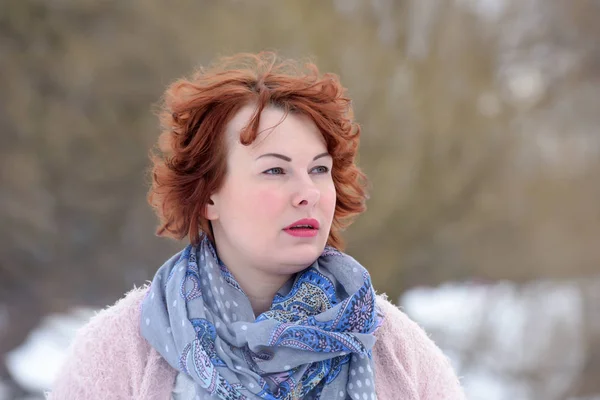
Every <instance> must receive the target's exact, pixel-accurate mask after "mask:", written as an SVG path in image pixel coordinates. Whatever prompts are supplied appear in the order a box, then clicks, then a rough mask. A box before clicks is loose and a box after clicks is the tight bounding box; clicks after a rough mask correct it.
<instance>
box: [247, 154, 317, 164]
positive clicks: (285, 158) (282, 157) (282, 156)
mask: <svg viewBox="0 0 600 400" xmlns="http://www.w3.org/2000/svg"><path fill="white" fill-rule="evenodd" d="M327 156H329V153H327V152H325V153H321V154H319V155H317V156H315V158H313V161H315V160H318V159H319V158H321V157H327ZM263 157H276V158H280V159H282V160H284V161H287V162H290V161H292V159H291V158H289V157H288V156H284V155H283V154H279V153H266V154H263V155H260V156H258V157H256V159H257V160H258V159H259V158H263Z"/></svg>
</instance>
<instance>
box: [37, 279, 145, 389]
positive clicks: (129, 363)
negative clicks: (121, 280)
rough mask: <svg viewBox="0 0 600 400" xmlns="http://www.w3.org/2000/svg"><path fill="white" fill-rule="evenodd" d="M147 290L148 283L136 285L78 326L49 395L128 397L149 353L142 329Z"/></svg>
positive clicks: (138, 378)
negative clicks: (141, 310) (141, 333)
mask: <svg viewBox="0 0 600 400" xmlns="http://www.w3.org/2000/svg"><path fill="white" fill-rule="evenodd" d="M146 293H147V287H145V286H144V287H140V288H134V289H133V290H131V291H130V292H128V293H127V294H126V295H125V296H124V297H123V298H122V299H120V300H119V301H117V302H116V303H115V304H114V305H112V306H109V307H107V308H105V309H104V310H102V311H100V312H98V313H97V314H96V315H95V316H93V317H92V318H91V319H90V320H89V321H88V322H87V323H86V324H85V325H84V326H83V327H82V328H80V329H79V331H78V332H77V333H76V335H75V338H74V339H73V342H72V343H71V346H70V347H69V350H68V353H67V356H66V358H65V361H64V363H63V365H62V367H61V370H60V371H59V373H58V375H57V377H56V380H55V382H54V384H53V388H52V392H51V393H49V394H48V398H49V399H79V398H92V397H95V398H126V397H127V394H128V393H131V391H132V387H135V386H139V385H135V384H134V383H133V382H134V381H136V380H137V381H139V380H140V377H138V376H137V375H141V374H142V370H143V365H144V364H145V363H146V359H147V357H148V355H149V344H147V342H145V341H144V340H143V338H142V337H141V335H140V333H139V331H140V329H139V327H140V321H139V320H140V306H141V302H142V300H143V298H144V296H145V294H146ZM116 393H119V394H122V396H121V395H119V396H117V397H115V394H116ZM92 395H93V396H92ZM90 396H92V397H90Z"/></svg>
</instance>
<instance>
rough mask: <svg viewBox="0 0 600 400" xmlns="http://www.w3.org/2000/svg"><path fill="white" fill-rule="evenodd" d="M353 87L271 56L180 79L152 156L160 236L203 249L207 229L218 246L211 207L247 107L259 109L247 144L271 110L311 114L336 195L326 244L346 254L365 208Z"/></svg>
mask: <svg viewBox="0 0 600 400" xmlns="http://www.w3.org/2000/svg"><path fill="white" fill-rule="evenodd" d="M345 92H346V89H345V88H344V87H343V86H342V85H341V84H340V81H339V78H338V77H337V76H336V75H334V74H323V75H321V74H320V73H319V71H318V69H317V67H316V66H315V65H314V64H312V63H306V64H305V65H301V64H299V63H298V62H296V61H292V60H282V59H280V58H279V57H278V56H277V55H276V54H274V53H271V52H261V53H259V54H245V53H244V54H238V55H235V56H233V57H225V58H221V59H220V60H218V62H217V63H215V64H213V65H212V66H211V67H209V68H208V69H203V68H201V69H200V70H199V71H197V72H196V73H194V74H193V75H192V76H191V78H189V79H179V80H177V81H176V82H174V83H173V84H171V85H170V86H169V87H168V88H167V90H166V91H165V93H164V96H163V100H162V103H161V105H160V110H159V113H158V114H159V119H160V122H161V126H162V133H161V135H160V137H159V140H158V144H157V146H156V149H155V151H152V152H151V155H150V157H151V160H152V170H151V172H152V186H151V188H150V191H149V193H148V202H149V203H150V205H151V206H152V207H153V208H154V210H155V212H156V214H157V215H158V217H159V219H160V225H159V227H158V229H157V232H156V233H157V235H159V236H168V237H172V238H176V239H183V238H184V237H186V236H189V239H190V242H191V243H192V244H198V242H199V241H200V236H201V232H203V233H205V234H206V235H208V237H209V238H210V239H211V241H213V243H214V237H213V235H212V230H211V227H210V223H209V221H208V220H207V219H206V218H205V216H204V210H205V207H206V205H207V204H208V202H209V201H210V196H211V195H212V194H213V193H215V192H217V191H218V190H219V188H220V187H221V185H222V184H223V181H224V178H225V175H226V173H227V167H226V166H227V147H226V135H225V134H224V132H225V127H226V125H227V123H228V122H229V121H230V120H231V119H232V117H233V116H234V115H235V114H236V113H237V112H238V110H240V108H242V107H243V106H244V105H246V104H249V103H251V104H256V112H255V114H254V115H253V116H252V118H251V119H250V121H249V123H248V125H247V127H246V128H245V129H244V130H243V131H242V132H241V134H240V139H241V142H242V144H244V145H249V144H251V143H252V142H253V141H254V140H255V139H256V137H257V135H258V131H257V130H258V126H259V122H260V115H261V112H262V110H263V109H264V108H265V107H266V106H269V105H271V106H275V107H280V108H281V109H283V110H285V112H294V113H300V114H304V115H306V116H309V117H310V118H311V119H312V120H313V121H314V122H315V124H316V125H317V127H318V128H319V129H320V131H321V133H322V134H323V137H324V138H325V142H326V145H327V150H328V152H329V154H330V155H331V156H332V158H333V169H332V178H333V182H334V185H335V189H336V192H337V195H336V206H335V213H334V217H333V223H332V226H331V230H330V233H329V237H328V240H327V244H328V245H330V246H333V247H335V248H337V249H339V250H343V246H344V243H343V241H342V238H341V234H340V233H341V231H342V230H344V229H345V228H347V227H348V226H349V225H350V224H351V223H352V222H353V221H354V219H355V218H356V217H357V216H358V215H359V214H360V213H362V212H363V211H364V210H365V209H366V207H365V202H366V200H367V198H368V195H367V191H366V186H367V179H366V177H365V175H364V174H363V173H362V171H361V170H360V169H359V168H358V167H357V166H356V165H355V157H356V153H357V150H358V143H359V136H360V127H359V125H358V124H357V123H356V122H354V120H353V112H352V106H351V102H350V99H349V98H348V97H346V94H345Z"/></svg>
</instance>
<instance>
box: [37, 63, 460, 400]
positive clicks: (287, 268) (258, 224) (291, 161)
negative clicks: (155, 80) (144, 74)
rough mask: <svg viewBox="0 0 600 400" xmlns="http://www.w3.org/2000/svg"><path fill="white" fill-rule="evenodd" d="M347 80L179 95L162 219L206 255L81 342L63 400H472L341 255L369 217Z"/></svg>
mask: <svg viewBox="0 0 600 400" xmlns="http://www.w3.org/2000/svg"><path fill="white" fill-rule="evenodd" d="M344 93H345V90H344V88H343V87H342V86H341V85H340V82H339V81H338V78H337V77H336V76H334V75H331V74H325V75H321V74H319V72H318V70H317V68H316V67H315V66H314V65H312V64H308V65H306V66H305V67H304V68H302V67H300V66H299V65H298V64H296V63H294V62H291V61H281V60H280V59H278V58H277V57H276V56H275V55H274V54H272V53H260V54H258V55H248V54H242V55H238V56H235V57H232V58H225V59H221V60H220V61H219V63H217V64H215V65H213V66H212V67H211V68H209V69H206V70H200V71H199V72H197V73H196V74H195V75H194V76H193V77H192V78H191V79H189V80H188V79H182V80H179V81H177V82H175V83H174V84H172V85H171V86H170V87H169V88H168V89H167V91H166V93H165V98H164V104H163V107H162V111H161V114H160V118H161V123H162V126H163V129H164V130H163V132H162V134H161V136H160V139H159V151H158V152H157V154H155V155H154V156H153V184H152V188H151V190H150V193H149V201H150V203H151V204H152V206H153V207H154V209H155V210H156V212H157V214H158V216H159V219H160V227H159V229H158V234H159V235H163V236H168V237H173V238H177V239H183V238H186V237H187V238H188V240H189V242H190V244H189V245H188V246H187V247H186V248H185V249H184V250H182V251H181V252H179V253H178V254H176V255H174V256H173V257H172V258H171V259H169V260H168V261H167V262H166V263H165V264H164V265H163V266H162V267H160V268H159V269H158V271H157V273H156V275H155V277H154V279H153V280H152V283H151V284H150V285H149V286H148V287H143V288H139V289H134V290H133V291H131V292H130V293H128V294H127V295H126V296H125V298H124V299H122V300H120V301H119V302H118V303H117V304H115V305H114V306H112V307H110V308H108V309H106V310H104V311H102V312H101V313H99V314H98V315H97V316H96V317H95V318H93V319H92V320H91V321H90V322H89V323H88V324H87V325H86V326H85V327H84V328H83V329H82V330H81V331H80V332H79V333H78V336H77V338H76V340H75V342H74V344H73V346H72V349H71V352H70V355H69V357H68V358H67V361H66V362H65V364H64V367H63V370H62V372H61V374H59V376H58V379H57V380H56V383H55V385H54V391H53V392H52V393H51V394H49V396H50V398H51V399H61V400H64V399H88V398H90V399H91V398H98V399H132V398H133V399H174V400H183V399H228V400H229V399H288V400H292V399H319V398H320V399H357V400H361V399H362V400H369V399H376V398H377V399H380V400H392V399H452V400H454V399H462V398H463V393H462V390H461V388H460V385H459V383H458V380H457V378H456V376H455V374H454V372H453V371H452V368H451V367H450V365H449V363H448V361H447V359H446V358H445V357H444V356H443V355H442V353H441V351H440V350H439V349H438V348H437V347H436V346H435V344H433V342H431V341H430V340H429V338H428V337H427V335H426V334H425V333H424V332H423V331H422V330H421V329H420V328H419V327H418V326H417V325H416V324H414V323H413V322H411V321H410V320H409V319H408V318H407V317H406V316H405V315H404V314H403V313H402V312H401V311H400V310H398V308H396V307H395V306H393V305H392V304H391V303H389V302H388V301H387V300H386V298H385V297H384V296H380V295H376V294H375V291H374V289H373V287H372V285H371V280H370V277H369V274H368V272H367V270H366V269H365V268H363V267H362V266H361V265H360V264H359V263H358V262H357V261H356V260H354V259H353V258H352V257H350V256H348V255H346V254H344V253H342V252H341V250H342V249H343V243H342V240H341V237H340V233H341V231H342V230H343V229H344V228H346V227H347V226H348V225H349V224H350V223H351V222H352V221H353V219H354V218H355V217H356V216H358V215H359V214H360V213H361V212H363V211H364V209H365V200H366V198H367V195H366V192H365V183H366V182H365V179H364V175H363V174H362V172H361V171H360V170H359V169H358V167H357V166H356V165H355V163H354V160H355V156H356V151H357V148H358V142H359V134H360V130H359V127H358V125H357V124H356V123H355V122H354V121H353V118H352V110H351V105H350V100H349V99H348V98H347V97H346V96H345V94H344Z"/></svg>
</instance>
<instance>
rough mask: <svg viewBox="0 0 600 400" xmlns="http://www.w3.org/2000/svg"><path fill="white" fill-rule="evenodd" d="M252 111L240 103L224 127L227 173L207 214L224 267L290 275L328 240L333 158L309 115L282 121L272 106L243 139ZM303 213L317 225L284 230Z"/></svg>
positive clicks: (281, 114)
mask: <svg viewBox="0 0 600 400" xmlns="http://www.w3.org/2000/svg"><path fill="white" fill-rule="evenodd" d="M254 110H255V108H254V106H245V107H244V108H242V109H241V110H240V111H239V112H238V113H237V114H236V115H235V116H234V118H233V119H232V120H231V122H230V123H229V124H228V126H227V129H226V132H227V136H228V146H229V147H228V158H227V175H226V177H225V182H224V184H223V186H222V188H221V189H220V190H219V191H218V192H217V193H215V194H213V196H211V200H212V202H213V204H211V205H208V206H207V217H208V219H209V220H211V222H212V226H213V232H214V236H215V242H216V247H217V251H218V253H219V256H220V258H221V259H222V260H223V261H224V262H225V264H226V265H228V266H236V267H237V268H244V269H251V270H252V269H253V270H256V272H258V271H262V272H263V273H268V274H281V275H289V274H293V273H296V272H298V271H301V270H302V269H304V268H306V267H307V266H308V265H310V264H312V263H313V262H314V261H315V260H316V259H317V258H318V257H319V256H320V255H321V253H322V251H323V248H324V247H325V244H326V242H327V238H328V236H329V230H330V228H331V222H332V220H333V215H334V211H335V202H336V192H335V186H334V184H333V180H332V176H331V169H332V158H331V156H330V155H329V154H328V153H327V147H326V145H325V140H324V139H323V136H322V135H321V133H320V131H319V129H318V128H317V126H316V125H315V123H314V122H313V121H312V120H311V119H310V118H308V117H306V116H304V115H299V114H293V113H289V114H288V115H287V116H286V117H285V119H283V118H284V112H283V111H282V110H280V109H278V108H275V107H267V108H265V109H264V111H263V113H262V115H261V119H260V126H259V129H258V131H259V135H258V137H257V139H256V140H255V141H254V143H252V144H251V145H250V146H244V145H242V144H241V143H240V141H239V136H240V131H241V129H242V128H243V127H245V126H246V124H247V123H248V120H249V119H250V117H251V116H252V114H253V113H254ZM302 219H313V220H315V221H316V222H317V223H318V228H317V227H316V226H313V227H312V229H302V228H294V229H286V228H288V227H290V226H291V225H293V224H295V223H296V222H297V221H299V220H302ZM237 268H236V269H237ZM259 275H260V274H259Z"/></svg>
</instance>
